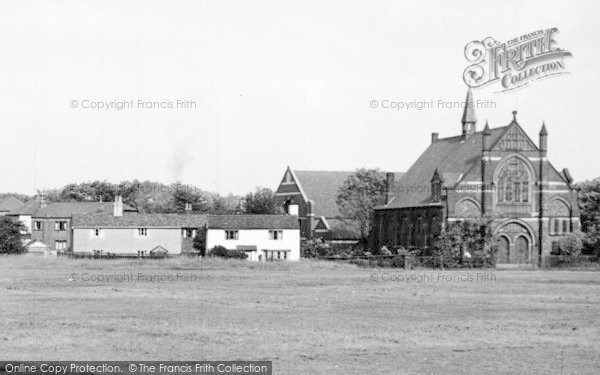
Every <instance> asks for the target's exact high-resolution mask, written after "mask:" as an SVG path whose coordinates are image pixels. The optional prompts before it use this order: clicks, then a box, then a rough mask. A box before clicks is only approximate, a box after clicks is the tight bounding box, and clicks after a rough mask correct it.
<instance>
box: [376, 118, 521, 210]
mask: <svg viewBox="0 0 600 375" xmlns="http://www.w3.org/2000/svg"><path fill="white" fill-rule="evenodd" d="M513 124H516V123H514V122H513V123H511V124H510V125H507V126H503V127H499V128H494V129H489V133H490V144H491V145H494V144H496V142H497V141H498V140H499V139H500V138H501V137H502V136H503V135H504V134H505V133H506V131H507V130H508V129H509V128H510V127H511V125H513ZM482 142H483V132H476V133H474V134H472V135H470V136H468V137H467V138H466V139H465V140H463V139H462V136H455V137H449V138H441V139H438V140H437V141H436V142H434V143H432V144H430V145H429V147H428V148H427V149H426V150H425V152H424V153H423V154H422V155H421V156H420V157H419V159H417V161H416V162H415V163H414V164H413V165H412V166H411V167H410V169H409V170H408V171H407V172H406V173H405V174H404V176H402V178H401V179H400V180H399V181H398V182H397V184H396V185H397V188H396V194H395V197H394V198H393V199H392V200H391V202H389V203H388V204H387V205H385V206H379V207H377V208H400V207H415V206H425V205H430V204H439V203H435V202H432V201H431V179H432V177H433V176H434V173H435V170H436V169H437V170H438V173H440V174H441V177H442V179H443V181H444V186H454V185H455V184H456V183H458V182H459V181H460V179H461V178H462V177H463V176H464V175H465V174H467V173H468V172H469V171H470V170H471V169H472V168H474V167H475V166H477V165H479V161H480V159H481V147H482Z"/></svg>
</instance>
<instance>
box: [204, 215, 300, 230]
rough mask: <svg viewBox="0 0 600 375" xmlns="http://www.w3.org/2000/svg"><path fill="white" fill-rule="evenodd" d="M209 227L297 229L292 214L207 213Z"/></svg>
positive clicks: (295, 220) (298, 225)
mask: <svg viewBox="0 0 600 375" xmlns="http://www.w3.org/2000/svg"><path fill="white" fill-rule="evenodd" d="M208 228H209V229H299V228H300V224H299V222H298V217H297V216H292V215H209V216H208Z"/></svg>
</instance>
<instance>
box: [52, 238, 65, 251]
mask: <svg viewBox="0 0 600 375" xmlns="http://www.w3.org/2000/svg"><path fill="white" fill-rule="evenodd" d="M66 248H67V241H66V240H56V241H54V249H55V250H65V249H66Z"/></svg>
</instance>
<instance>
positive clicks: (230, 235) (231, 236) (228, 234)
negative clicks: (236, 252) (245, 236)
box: [225, 230, 239, 240]
mask: <svg viewBox="0 0 600 375" xmlns="http://www.w3.org/2000/svg"><path fill="white" fill-rule="evenodd" d="M238 238H239V232H238V231H237V230H226V231H225V239H226V240H237V239H238Z"/></svg>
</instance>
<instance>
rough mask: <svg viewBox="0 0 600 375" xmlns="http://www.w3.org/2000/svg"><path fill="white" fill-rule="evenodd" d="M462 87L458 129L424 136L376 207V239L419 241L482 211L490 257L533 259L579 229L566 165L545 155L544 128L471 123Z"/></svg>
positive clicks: (380, 242)
mask: <svg viewBox="0 0 600 375" xmlns="http://www.w3.org/2000/svg"><path fill="white" fill-rule="evenodd" d="M473 103H474V102H473V93H472V92H471V90H469V91H468V93H467V98H466V102H465V106H464V111H463V116H462V120H461V122H462V132H461V134H460V135H457V136H453V137H448V138H439V136H438V133H432V135H431V143H430V145H429V147H428V148H427V149H426V150H425V152H424V153H423V154H422V155H421V156H420V157H419V158H418V159H417V161H416V162H415V163H414V164H413V165H412V166H411V168H410V169H409V170H408V171H407V172H406V174H404V175H403V176H402V178H401V179H400V180H399V181H398V183H397V184H395V186H394V187H393V189H390V191H388V194H387V201H386V203H385V204H384V205H381V206H378V207H376V208H375V214H374V228H373V239H374V241H375V246H377V247H379V248H380V247H382V246H386V247H388V248H390V247H391V248H394V247H406V248H421V249H425V251H427V250H428V249H429V248H430V247H431V245H432V241H433V240H434V238H435V237H436V236H437V235H438V234H440V233H441V232H442V231H443V229H444V227H445V226H446V225H447V224H448V223H451V222H455V221H465V220H469V219H482V220H483V221H485V222H489V223H490V225H491V230H492V233H493V235H494V237H495V239H496V240H497V241H498V252H497V255H496V263H497V264H531V265H537V264H539V262H541V260H542V257H543V256H546V255H550V254H551V252H553V251H556V250H558V248H559V246H560V245H559V243H560V239H561V238H562V237H563V236H564V235H566V234H568V233H570V232H573V231H577V230H579V229H580V220H579V208H578V205H577V193H576V190H575V189H574V188H573V186H572V182H573V179H572V177H571V175H570V174H569V171H568V169H563V170H562V171H558V170H557V169H556V168H555V167H554V166H553V165H552V164H551V163H550V161H549V160H548V157H547V153H548V131H547V129H546V126H545V124H542V126H541V130H540V132H539V140H538V143H537V144H535V143H534V142H533V141H532V140H531V138H530V137H529V136H528V135H527V134H526V133H525V131H524V130H523V128H522V127H521V126H520V125H519V123H518V121H517V111H513V112H512V115H513V116H512V121H510V123H509V124H508V125H506V126H502V127H497V128H490V126H489V125H488V123H487V121H486V123H485V127H484V128H483V130H482V131H477V129H476V125H477V118H476V114H475V108H474V105H473Z"/></svg>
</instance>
